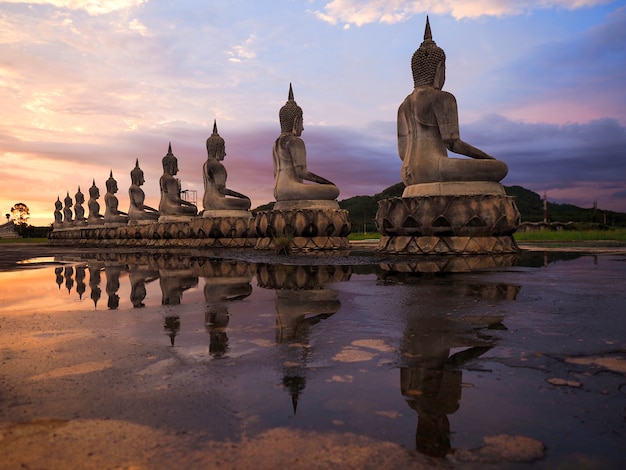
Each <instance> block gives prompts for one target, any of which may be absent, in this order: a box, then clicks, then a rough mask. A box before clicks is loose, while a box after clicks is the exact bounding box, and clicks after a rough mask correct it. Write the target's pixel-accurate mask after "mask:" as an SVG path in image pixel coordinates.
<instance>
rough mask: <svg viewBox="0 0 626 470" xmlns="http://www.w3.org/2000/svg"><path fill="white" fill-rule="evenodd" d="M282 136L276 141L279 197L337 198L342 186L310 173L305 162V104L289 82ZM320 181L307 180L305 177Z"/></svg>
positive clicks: (275, 163) (274, 152)
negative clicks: (300, 103)
mask: <svg viewBox="0 0 626 470" xmlns="http://www.w3.org/2000/svg"><path fill="white" fill-rule="evenodd" d="M279 119H280V136H279V137H278V139H276V142H275V143H274V148H273V152H272V156H273V161H274V178H275V183H274V197H275V198H276V201H278V202H280V201H298V200H307V199H308V200H316V199H317V200H334V199H336V198H337V196H339V189H338V188H337V186H335V185H334V184H333V183H331V182H330V181H328V180H327V179H325V178H322V177H321V176H318V175H316V174H314V173H311V172H310V171H309V170H308V169H307V164H306V148H305V146H304V141H303V140H302V139H301V138H300V135H302V131H303V130H304V126H303V121H302V108H300V106H298V105H297V103H296V102H295V100H294V97H293V90H292V88H291V85H289V98H288V100H287V103H286V104H285V105H284V106H283V107H282V108H281V109H280V112H279ZM305 180H306V181H311V182H313V183H318V184H305V183H304V182H303V181H305Z"/></svg>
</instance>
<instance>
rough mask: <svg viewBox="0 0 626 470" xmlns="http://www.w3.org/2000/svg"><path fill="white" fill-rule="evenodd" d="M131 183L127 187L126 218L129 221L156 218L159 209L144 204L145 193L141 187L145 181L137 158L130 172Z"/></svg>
mask: <svg viewBox="0 0 626 470" xmlns="http://www.w3.org/2000/svg"><path fill="white" fill-rule="evenodd" d="M130 180H131V185H130V188H128V198H129V199H130V208H129V209H128V218H129V220H130V221H131V222H137V221H140V220H157V219H158V218H159V211H158V210H156V209H154V208H153V207H150V206H147V205H145V204H144V201H145V199H146V195H145V193H144V192H143V189H141V186H142V185H143V184H144V183H145V179H144V177H143V170H142V169H141V168H139V159H137V160H135V168H133V169H132V170H131V172H130Z"/></svg>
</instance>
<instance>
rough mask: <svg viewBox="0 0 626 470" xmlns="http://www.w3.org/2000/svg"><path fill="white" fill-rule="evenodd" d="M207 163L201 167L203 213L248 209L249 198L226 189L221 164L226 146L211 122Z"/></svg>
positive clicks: (225, 175) (215, 124)
mask: <svg viewBox="0 0 626 470" xmlns="http://www.w3.org/2000/svg"><path fill="white" fill-rule="evenodd" d="M206 150H207V161H206V162H204V166H203V167H202V176H203V179H204V196H203V198H202V205H203V206H204V210H205V211H213V210H244V211H247V210H248V209H250V204H251V203H250V198H248V196H244V195H243V194H241V193H238V192H236V191H233V190H231V189H228V188H227V187H226V178H227V177H228V174H227V173H226V168H225V167H224V165H223V164H222V161H223V160H224V157H225V156H226V144H225V142H224V139H223V138H222V137H221V136H220V135H219V134H218V132H217V122H216V121H214V122H213V134H211V136H210V137H209V138H208V139H207V141H206Z"/></svg>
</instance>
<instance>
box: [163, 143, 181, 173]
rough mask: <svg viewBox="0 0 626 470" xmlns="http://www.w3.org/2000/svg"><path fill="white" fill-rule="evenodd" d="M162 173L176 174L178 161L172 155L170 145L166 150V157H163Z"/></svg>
mask: <svg viewBox="0 0 626 470" xmlns="http://www.w3.org/2000/svg"><path fill="white" fill-rule="evenodd" d="M162 163H163V172H164V173H167V174H168V175H172V176H173V175H175V174H176V173H178V159H177V158H176V157H175V156H174V154H173V153H172V144H171V143H170V144H169V147H168V148H167V155H165V156H164V157H163V160H162Z"/></svg>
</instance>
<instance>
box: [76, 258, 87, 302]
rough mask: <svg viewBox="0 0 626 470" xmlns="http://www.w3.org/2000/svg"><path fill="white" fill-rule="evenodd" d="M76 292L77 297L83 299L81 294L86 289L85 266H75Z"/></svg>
mask: <svg viewBox="0 0 626 470" xmlns="http://www.w3.org/2000/svg"><path fill="white" fill-rule="evenodd" d="M75 277H76V293H77V294H78V298H79V299H80V300H83V294H84V293H85V290H87V286H85V266H76V276H75Z"/></svg>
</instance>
